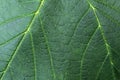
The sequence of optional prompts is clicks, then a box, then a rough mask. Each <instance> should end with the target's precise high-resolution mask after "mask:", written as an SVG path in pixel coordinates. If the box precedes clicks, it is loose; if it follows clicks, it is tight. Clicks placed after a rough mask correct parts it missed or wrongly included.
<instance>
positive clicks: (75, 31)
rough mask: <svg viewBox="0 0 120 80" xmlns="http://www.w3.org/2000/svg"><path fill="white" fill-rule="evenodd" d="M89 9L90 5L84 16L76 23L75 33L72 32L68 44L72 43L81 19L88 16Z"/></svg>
mask: <svg viewBox="0 0 120 80" xmlns="http://www.w3.org/2000/svg"><path fill="white" fill-rule="evenodd" d="M89 9H90V7H89V8H88V9H87V10H86V11H85V12H84V13H83V15H82V17H81V18H80V19H79V20H78V21H77V24H76V25H75V28H74V30H73V34H72V36H71V39H70V41H69V42H68V44H71V41H72V38H73V37H74V35H75V32H76V30H77V28H78V27H79V23H80V22H81V20H82V19H83V18H84V17H85V16H86V14H87V13H88V12H89Z"/></svg>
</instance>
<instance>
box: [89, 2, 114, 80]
mask: <svg viewBox="0 0 120 80" xmlns="http://www.w3.org/2000/svg"><path fill="white" fill-rule="evenodd" d="M88 4H89V5H90V7H91V8H92V10H93V12H94V15H95V17H96V20H97V22H98V27H99V30H100V32H101V35H102V38H103V40H104V43H105V47H106V50H107V54H106V55H108V56H109V60H110V64H111V69H112V74H113V79H114V80H115V74H114V71H113V66H112V65H113V62H112V57H111V55H110V53H111V52H110V49H109V45H108V41H107V39H106V37H105V34H104V30H103V28H102V26H101V23H100V20H99V18H98V16H97V13H96V8H95V7H94V6H93V5H92V4H91V3H90V2H89V1H88ZM99 74H100V72H99ZM99 74H98V75H97V77H98V76H99Z"/></svg>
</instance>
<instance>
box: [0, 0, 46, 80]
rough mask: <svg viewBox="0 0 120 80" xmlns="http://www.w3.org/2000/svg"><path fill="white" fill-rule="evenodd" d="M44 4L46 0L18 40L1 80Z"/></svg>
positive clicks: (41, 2)
mask: <svg viewBox="0 0 120 80" xmlns="http://www.w3.org/2000/svg"><path fill="white" fill-rule="evenodd" d="M43 4H44V0H41V1H40V5H39V7H38V9H37V10H36V12H35V14H34V16H33V18H32V20H31V22H30V24H29V25H28V27H27V29H26V30H25V32H24V34H23V37H22V38H21V40H20V41H19V42H18V45H17V47H16V49H15V51H14V52H13V55H12V56H11V58H10V60H9V62H8V64H7V66H6V67H5V69H4V73H3V74H2V76H1V77H0V80H3V78H4V76H5V74H6V72H7V70H8V69H9V67H10V65H11V63H12V61H13V60H14V57H15V56H16V54H17V52H18V50H19V48H20V47H21V45H22V42H23V41H24V39H25V37H26V35H27V33H29V32H30V29H31V27H32V25H33V23H34V21H35V19H36V17H37V15H38V14H39V12H40V9H41V7H42V5H43ZM35 79H36V78H35Z"/></svg>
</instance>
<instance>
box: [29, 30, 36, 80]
mask: <svg viewBox="0 0 120 80" xmlns="http://www.w3.org/2000/svg"><path fill="white" fill-rule="evenodd" d="M30 39H31V46H32V52H33V60H34V62H33V63H34V76H35V77H34V79H35V80H37V66H36V55H35V49H34V43H33V36H32V33H31V32H30Z"/></svg>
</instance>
